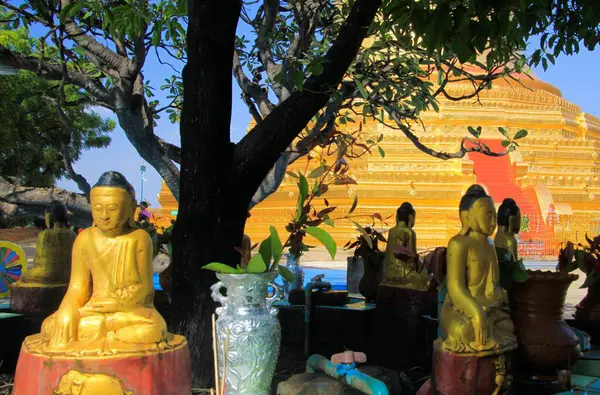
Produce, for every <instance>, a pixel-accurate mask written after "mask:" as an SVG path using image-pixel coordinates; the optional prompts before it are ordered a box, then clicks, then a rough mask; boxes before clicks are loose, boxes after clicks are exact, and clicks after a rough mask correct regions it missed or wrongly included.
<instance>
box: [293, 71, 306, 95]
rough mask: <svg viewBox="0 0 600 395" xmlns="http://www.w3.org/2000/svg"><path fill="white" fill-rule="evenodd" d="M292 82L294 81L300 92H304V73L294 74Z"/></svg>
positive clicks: (297, 72) (295, 72)
mask: <svg viewBox="0 0 600 395" xmlns="http://www.w3.org/2000/svg"><path fill="white" fill-rule="evenodd" d="M292 80H294V85H296V88H298V90H299V91H302V88H304V72H303V71H294V72H293V73H292Z"/></svg>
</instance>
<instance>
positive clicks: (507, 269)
mask: <svg viewBox="0 0 600 395" xmlns="http://www.w3.org/2000/svg"><path fill="white" fill-rule="evenodd" d="M496 255H497V256H498V266H499V267H500V285H502V288H504V289H506V290H507V291H508V290H510V289H511V288H512V285H513V283H514V282H518V283H522V282H525V281H527V279H528V278H529V274H527V269H526V268H525V265H524V264H523V259H514V257H513V254H512V253H510V251H507V250H506V249H504V248H496Z"/></svg>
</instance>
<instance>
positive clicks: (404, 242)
mask: <svg viewBox="0 0 600 395" xmlns="http://www.w3.org/2000/svg"><path fill="white" fill-rule="evenodd" d="M416 215H417V214H416V211H415V209H414V207H413V206H412V204H410V203H408V202H404V203H402V205H401V206H400V207H399V208H398V210H397V211H396V226H395V227H393V228H392V229H390V231H389V233H388V239H387V248H386V250H385V258H384V261H383V278H382V281H381V285H385V286H394V287H402V288H407V289H418V290H422V291H426V290H428V288H429V281H430V279H429V275H428V274H427V272H426V271H424V270H418V257H417V234H416V232H415V231H414V229H413V227H414V226H415V218H416ZM398 247H403V248H406V249H408V250H410V251H411V252H412V254H414V256H415V257H414V258H409V259H406V260H401V259H399V258H397V257H396V249H397V248H398Z"/></svg>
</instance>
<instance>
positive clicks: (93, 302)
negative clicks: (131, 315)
mask: <svg viewBox="0 0 600 395" xmlns="http://www.w3.org/2000/svg"><path fill="white" fill-rule="evenodd" d="M89 305H90V306H91V308H92V310H93V311H94V312H97V313H114V312H116V311H118V310H120V308H119V307H120V306H119V302H118V301H117V299H115V298H110V297H100V298H98V297H97V298H92V299H90V302H89Z"/></svg>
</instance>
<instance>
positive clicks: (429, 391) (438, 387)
mask: <svg viewBox="0 0 600 395" xmlns="http://www.w3.org/2000/svg"><path fill="white" fill-rule="evenodd" d="M512 376H513V375H512V354H511V353H507V354H503V355H495V356H490V357H478V356H472V355H457V354H452V353H449V352H445V351H441V350H439V349H438V347H434V352H433V372H432V375H431V379H429V380H428V381H427V382H426V383H425V384H423V386H422V387H421V389H420V390H419V392H418V395H433V394H444V395H464V394H473V395H475V394H477V395H492V394H495V393H496V392H495V391H496V390H497V389H498V388H499V387H501V389H500V391H498V392H497V393H500V394H502V393H506V392H507V391H508V389H509V388H510V386H511V384H512V381H513V378H512Z"/></svg>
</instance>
